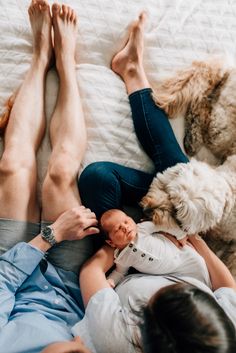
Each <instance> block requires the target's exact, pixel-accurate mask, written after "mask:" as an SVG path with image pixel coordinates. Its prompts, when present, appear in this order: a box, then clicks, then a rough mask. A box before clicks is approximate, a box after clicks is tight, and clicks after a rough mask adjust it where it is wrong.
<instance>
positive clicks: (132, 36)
mask: <svg viewBox="0 0 236 353" xmlns="http://www.w3.org/2000/svg"><path fill="white" fill-rule="evenodd" d="M146 18H147V14H146V13H145V12H142V13H141V14H140V15H139V18H138V20H136V21H134V22H133V24H132V25H131V27H130V32H129V39H128V41H127V43H126V45H125V47H124V48H123V49H122V50H121V51H119V52H118V53H117V54H116V55H115V56H114V57H113V59H112V62H111V68H112V70H113V71H114V72H115V73H116V74H118V75H119V76H121V78H122V79H123V80H124V81H125V79H126V76H127V75H128V76H129V75H131V76H132V75H133V74H136V71H137V70H139V69H140V68H142V60H143V29H144V24H145V22H146Z"/></svg>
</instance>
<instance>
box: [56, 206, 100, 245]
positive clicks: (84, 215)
mask: <svg viewBox="0 0 236 353" xmlns="http://www.w3.org/2000/svg"><path fill="white" fill-rule="evenodd" d="M97 224H98V221H97V219H96V215H95V213H94V212H91V210H90V209H88V208H85V207H84V206H78V207H75V208H72V209H70V210H68V211H65V212H64V213H62V214H61V215H60V216H59V217H58V219H57V220H56V221H55V222H54V223H53V224H52V225H51V227H52V228H53V230H54V236H55V239H56V241H57V242H58V243H59V242H61V241H63V240H79V239H83V238H84V237H86V236H88V235H91V234H95V233H99V229H98V228H97V227H96V226H97Z"/></svg>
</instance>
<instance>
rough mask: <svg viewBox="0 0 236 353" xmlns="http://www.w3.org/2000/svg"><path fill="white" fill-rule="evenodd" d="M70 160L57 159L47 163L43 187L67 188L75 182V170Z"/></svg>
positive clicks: (73, 162) (73, 163)
mask: <svg viewBox="0 0 236 353" xmlns="http://www.w3.org/2000/svg"><path fill="white" fill-rule="evenodd" d="M75 164H76V163H75V161H73V160H72V158H57V159H56V160H54V161H52V162H50V163H49V166H48V170H47V174H46V177H45V180H44V184H43V187H44V188H50V187H59V188H63V187H64V188H68V187H69V186H70V185H72V184H73V183H74V182H75V179H76V175H77V172H78V171H77V168H76V165H75Z"/></svg>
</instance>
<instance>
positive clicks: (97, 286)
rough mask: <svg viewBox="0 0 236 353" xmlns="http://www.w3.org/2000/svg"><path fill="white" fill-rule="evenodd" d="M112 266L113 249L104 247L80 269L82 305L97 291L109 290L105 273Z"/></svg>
mask: <svg viewBox="0 0 236 353" xmlns="http://www.w3.org/2000/svg"><path fill="white" fill-rule="evenodd" d="M113 264H114V249H113V248H111V247H110V246H108V245H104V246H103V247H102V248H101V249H100V250H98V251H97V252H96V254H95V255H94V256H92V257H91V258H90V259H89V260H88V261H87V262H86V263H85V264H84V265H83V267H82V269H81V271H80V278H79V280H80V289H81V293H82V297H83V302H84V305H85V306H87V304H88V302H89V300H90V298H91V297H92V296H93V295H94V294H95V293H97V292H98V291H99V290H101V289H104V288H110V285H109V283H108V282H107V279H106V272H107V271H108V270H109V269H110V268H111V267H112V265H113Z"/></svg>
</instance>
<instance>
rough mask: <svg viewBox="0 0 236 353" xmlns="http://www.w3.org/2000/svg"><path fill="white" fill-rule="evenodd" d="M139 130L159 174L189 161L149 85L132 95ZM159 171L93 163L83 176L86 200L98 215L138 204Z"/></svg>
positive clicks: (81, 183) (132, 106)
mask: <svg viewBox="0 0 236 353" xmlns="http://www.w3.org/2000/svg"><path fill="white" fill-rule="evenodd" d="M129 101H130V106H131V110H132V118H133V122H134V128H135V132H136V134H137V137H138V139H139V141H140V143H141V144H142V147H143V149H144V150H145V151H146V153H147V154H148V156H149V157H150V158H151V159H152V161H153V163H154V166H155V174H156V173H158V172H163V171H164V170H165V169H167V168H168V167H172V166H174V165H175V164H177V163H187V162H188V158H187V157H186V156H185V154H184V153H183V152H182V150H181V148H180V146H179V144H178V142H177V140H176V138H175V135H174V132H173V130H172V127H171V125H170V122H169V120H168V118H167V116H166V114H165V112H164V111H163V110H162V109H160V108H158V107H157V106H156V105H155V103H154V101H153V99H152V90H151V89H150V88H145V89H142V90H139V91H136V92H134V93H132V94H131V95H130V96H129ZM155 174H149V173H145V172H142V171H139V170H136V169H133V168H128V167H125V166H122V165H119V164H116V163H112V162H96V163H92V164H90V165H89V166H88V167H87V168H85V170H84V171H83V173H82V174H81V176H80V179H79V190H80V196H81V200H82V203H83V204H84V205H85V206H86V207H89V208H90V209H91V210H93V211H94V212H95V213H96V215H97V217H100V216H101V215H102V213H103V212H104V211H106V210H108V209H111V208H122V207H123V205H124V204H125V205H130V206H137V205H138V202H139V201H140V199H141V198H142V197H143V196H144V195H145V194H146V193H147V190H148V188H149V185H150V183H151V182H152V179H153V177H154V175H155Z"/></svg>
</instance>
